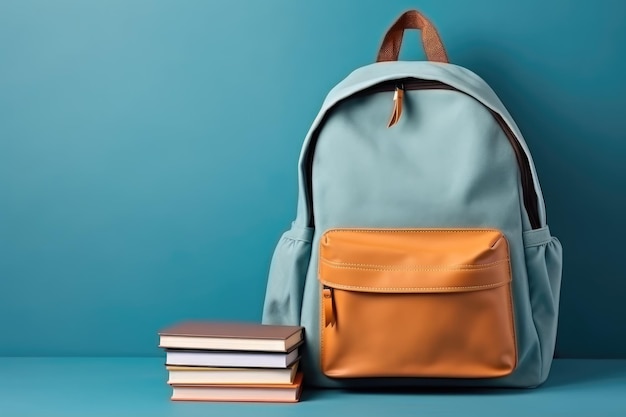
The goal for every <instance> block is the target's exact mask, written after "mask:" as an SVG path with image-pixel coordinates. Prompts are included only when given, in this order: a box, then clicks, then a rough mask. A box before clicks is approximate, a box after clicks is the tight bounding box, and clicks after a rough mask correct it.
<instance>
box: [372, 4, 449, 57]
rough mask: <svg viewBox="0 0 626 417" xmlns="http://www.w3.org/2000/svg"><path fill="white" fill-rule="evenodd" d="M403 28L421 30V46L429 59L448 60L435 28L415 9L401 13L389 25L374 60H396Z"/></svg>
mask: <svg viewBox="0 0 626 417" xmlns="http://www.w3.org/2000/svg"><path fill="white" fill-rule="evenodd" d="M405 29H417V30H420V31H421V32H422V46H423V47H424V52H425V53H426V58H428V60H429V61H434V62H445V63H448V62H449V61H448V55H447V54H446V50H445V48H444V47H443V43H442V42H441V38H440V37H439V33H437V29H435V26H434V25H433V24H432V23H431V22H430V20H428V19H427V18H426V17H425V16H424V15H423V14H422V13H420V12H418V11H417V10H409V11H406V12H404V13H402V15H401V16H400V17H399V18H398V20H396V21H395V23H394V24H393V25H391V27H390V28H389V30H388V31H387V33H386V34H385V38H384V39H383V43H382V44H381V45H380V50H379V51H378V57H377V58H376V62H384V61H397V60H398V56H399V55H400V48H401V47H402V37H403V36H404V30H405Z"/></svg>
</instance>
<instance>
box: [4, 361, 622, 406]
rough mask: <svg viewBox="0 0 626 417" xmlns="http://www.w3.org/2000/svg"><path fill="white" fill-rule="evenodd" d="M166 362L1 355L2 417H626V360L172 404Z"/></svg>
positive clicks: (574, 362) (576, 363) (568, 362)
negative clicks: (483, 384)
mask: <svg viewBox="0 0 626 417" xmlns="http://www.w3.org/2000/svg"><path fill="white" fill-rule="evenodd" d="M166 378H167V373H166V371H165V368H164V365H163V359H161V358H0V416H7V417H9V416H11V417H18V416H39V415H41V416H81V417H82V416H93V417H98V416H144V415H145V416H153V417H159V416H181V417H182V416H203V417H204V416H211V415H214V416H220V417H221V416H226V417H227V416H270V415H271V416H298V417H305V416H316V417H319V416H323V415H329V416H332V415H345V416H359V417H365V416H390V415H393V416H404V415H406V416H463V417H468V416H482V417H485V416H499V417H500V416H507V417H515V416H568V417H573V416H594V417H595V416H619V417H625V416H626V360H556V361H555V363H554V366H553V369H552V373H551V376H550V379H549V380H548V382H546V383H545V384H544V385H543V386H542V387H540V388H537V389H534V390H496V391H493V390H489V391H428V392H424V391H422V392H402V393H394V392H384V393H381V392H371V391H369V392H346V391H330V390H321V391H320V390H312V389H308V390H305V391H304V393H303V396H302V402H300V403H297V404H243V403H242V404H239V403H179V402H171V401H170V400H169V397H170V388H169V386H168V385H167V384H166V382H165V381H166Z"/></svg>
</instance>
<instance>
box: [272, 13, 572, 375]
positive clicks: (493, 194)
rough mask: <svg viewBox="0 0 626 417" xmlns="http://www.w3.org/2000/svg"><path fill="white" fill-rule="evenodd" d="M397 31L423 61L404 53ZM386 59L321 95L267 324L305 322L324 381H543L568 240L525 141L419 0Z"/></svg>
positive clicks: (388, 45)
mask: <svg viewBox="0 0 626 417" xmlns="http://www.w3.org/2000/svg"><path fill="white" fill-rule="evenodd" d="M404 29H420V30H421V33H422V43H423V45H424V49H425V51H426V56H427V57H428V59H429V61H425V62H401V61H398V60H397V59H398V53H399V50H400V46H401V42H402V36H403V33H404ZM377 61H378V62H376V63H375V64H372V65H368V66H365V67H362V68H359V69H357V70H356V71H354V72H353V73H352V74H350V75H349V76H348V77H347V78H346V79H345V80H343V81H342V82H341V83H340V84H339V85H337V86H336V87H335V88H334V89H333V90H332V91H331V92H330V93H329V94H328V96H327V98H326V100H325V101H324V103H323V105H322V108H321V110H320V112H319V114H318V116H317V118H316V119H315V120H314V122H313V125H312V126H311V128H310V130H309V132H308V134H307V136H306V138H305V140H304V144H303V147H302V153H301V155H300V161H299V170H298V181H299V196H298V208H297V216H296V219H295V221H294V222H293V224H292V226H291V229H290V230H288V231H287V232H286V233H284V235H283V236H282V237H281V239H280V241H279V242H278V245H277V247H276V249H275V252H274V256H273V258H272V262H271V267H270V272H269V279H268V284H267V293H266V297H265V304H264V309H263V322H264V323H268V324H290V325H302V326H304V327H305V334H306V345H305V348H304V349H303V356H302V365H301V366H302V368H303V369H304V372H305V379H306V381H307V382H308V383H309V384H312V385H316V386H325V387H376V386H390V385H391V386H451V385H454V386H494V387H495V386H498V387H534V386H537V385H539V384H541V383H542V382H544V381H545V379H546V378H547V376H548V373H549V371H550V365H551V362H552V358H553V353H554V346H555V339H556V329H557V316H558V305H559V292H560V283H561V265H562V251H561V245H560V243H559V241H558V240H557V239H556V238H555V237H553V236H552V235H551V234H550V231H549V229H548V225H547V224H546V213H545V206H544V200H543V197H542V193H541V188H540V186H539V180H538V178H537V172H536V170H535V167H534V164H533V161H532V158H531V155H530V151H529V150H528V146H527V145H526V142H525V141H524V138H523V137H522V134H521V132H520V131H519V129H518V127H517V126H516V124H515V122H514V121H513V119H512V118H511V115H510V114H509V113H508V112H507V110H506V109H505V108H504V106H503V104H502V103H501V102H500V100H499V99H498V97H497V96H496V94H495V93H494V92H493V91H492V90H491V88H489V86H488V85H487V84H486V83H485V82H484V81H483V80H482V79H481V78H479V77H478V76H477V75H475V74H474V73H472V72H471V71H469V70H467V69H465V68H462V67H458V66H455V65H452V64H449V63H448V62H447V56H446V53H445V50H444V49H443V46H442V44H441V40H440V39H439V36H438V34H437V32H436V30H435V29H434V27H433V26H432V24H431V23H430V22H429V21H428V20H427V19H426V18H425V17H424V16H423V15H421V14H420V13H419V12H417V11H409V12H406V13H404V14H403V15H402V16H401V17H400V18H399V19H398V20H397V21H396V22H395V23H394V25H393V26H392V27H391V28H390V29H389V31H388V33H387V34H386V36H385V38H384V40H383V43H382V46H381V48H380V52H379V55H378V60H377Z"/></svg>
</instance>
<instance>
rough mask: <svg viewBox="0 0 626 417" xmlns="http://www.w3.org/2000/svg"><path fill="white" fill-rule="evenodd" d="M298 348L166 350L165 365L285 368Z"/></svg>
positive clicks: (292, 359)
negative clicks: (247, 350) (289, 349)
mask: <svg viewBox="0 0 626 417" xmlns="http://www.w3.org/2000/svg"><path fill="white" fill-rule="evenodd" d="M298 353H299V352H298V348H294V349H292V351H291V352H288V353H283V352H236V351H228V350H224V351H211V350H193V351H191V350H168V351H167V352H166V354H165V363H166V364H167V365H178V366H205V367H215V368H219V367H233V368H287V367H288V366H290V365H291V364H293V363H294V362H295V361H296V360H297V359H298Z"/></svg>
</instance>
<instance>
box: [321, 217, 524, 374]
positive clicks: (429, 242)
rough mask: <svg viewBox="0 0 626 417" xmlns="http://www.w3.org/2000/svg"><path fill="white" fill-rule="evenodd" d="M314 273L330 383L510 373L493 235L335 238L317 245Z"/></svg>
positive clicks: (353, 234) (510, 345) (504, 247)
mask: <svg viewBox="0 0 626 417" xmlns="http://www.w3.org/2000/svg"><path fill="white" fill-rule="evenodd" d="M319 265H320V267H319V279H320V282H321V284H322V285H323V286H324V288H323V292H324V294H323V297H321V302H322V305H321V309H320V312H321V313H320V314H321V365H322V370H323V372H324V373H325V374H326V375H327V376H330V377H335V378H358V377H385V376H386V377H395V376H406V377H409V376H410V377H449V378H488V377H498V376H504V375H507V374H509V373H511V372H512V371H513V370H514V369H515V366H516V363H517V346H516V341H515V329H514V324H513V309H512V304H511V284H510V282H511V269H510V262H509V249H508V244H507V241H506V238H505V237H504V235H503V234H502V233H501V232H500V231H497V230H490V229H395V230H391V229H389V230H387V229H335V230H330V231H328V232H326V233H325V234H324V235H323V236H322V238H321V240H320V262H319ZM329 316H330V317H329Z"/></svg>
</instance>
